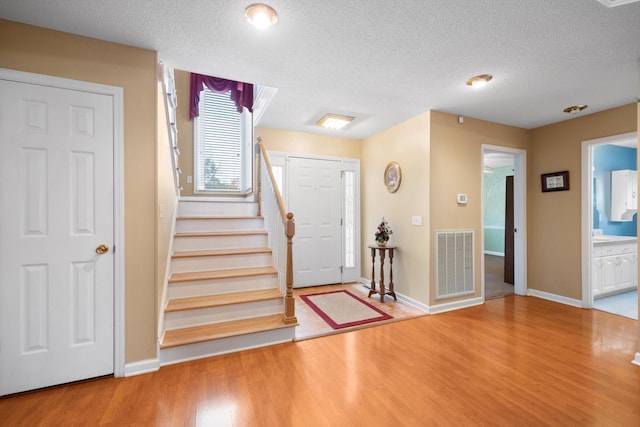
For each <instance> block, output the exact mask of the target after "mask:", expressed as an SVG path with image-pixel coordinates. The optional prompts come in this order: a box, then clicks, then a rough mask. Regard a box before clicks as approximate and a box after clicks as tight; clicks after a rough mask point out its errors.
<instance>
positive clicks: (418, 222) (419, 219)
mask: <svg viewBox="0 0 640 427" xmlns="http://www.w3.org/2000/svg"><path fill="white" fill-rule="evenodd" d="M411 225H422V217H421V216H419V215H416V216H412V217H411Z"/></svg>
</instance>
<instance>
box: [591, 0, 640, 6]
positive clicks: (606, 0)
mask: <svg viewBox="0 0 640 427" xmlns="http://www.w3.org/2000/svg"><path fill="white" fill-rule="evenodd" d="M596 1H597V2H598V3H602V4H603V5H605V6H607V7H615V6H622V5H623V4H629V3H636V2H638V1H640V0H596Z"/></svg>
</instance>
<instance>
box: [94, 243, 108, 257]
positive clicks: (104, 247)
mask: <svg viewBox="0 0 640 427" xmlns="http://www.w3.org/2000/svg"><path fill="white" fill-rule="evenodd" d="M107 252H109V246H107V245H105V244H102V245H100V246H98V247H97V248H96V253H97V254H98V255H102V254H106V253H107Z"/></svg>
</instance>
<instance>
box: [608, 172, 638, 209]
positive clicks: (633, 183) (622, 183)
mask: <svg viewBox="0 0 640 427" xmlns="http://www.w3.org/2000/svg"><path fill="white" fill-rule="evenodd" d="M637 211H638V172H637V171H633V170H628V169H624V170H618V171H611V221H632V220H633V215H634V214H635V213H636V212H637Z"/></svg>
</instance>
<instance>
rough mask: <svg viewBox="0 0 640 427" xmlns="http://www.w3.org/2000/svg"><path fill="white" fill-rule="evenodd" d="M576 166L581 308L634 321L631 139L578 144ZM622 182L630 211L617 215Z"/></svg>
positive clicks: (634, 159)
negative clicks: (579, 156)
mask: <svg viewBox="0 0 640 427" xmlns="http://www.w3.org/2000/svg"><path fill="white" fill-rule="evenodd" d="M582 164H583V168H582V171H583V173H582V237H583V238H582V266H583V267H582V305H583V307H585V308H595V309H598V310H601V311H606V312H609V313H613V314H617V315H620V316H624V317H629V318H632V319H636V320H637V319H638V294H637V286H638V275H637V272H638V264H637V262H638V258H637V253H638V244H637V213H636V210H637V188H636V187H637V177H636V174H637V133H636V132H631V133H627V134H622V135H614V136H611V137H606V138H598V139H594V140H589V141H583V143H582ZM631 175H633V176H632V177H631ZM623 176H625V177H627V178H632V179H629V180H627V181H628V184H629V185H630V186H633V189H631V192H630V193H629V194H632V195H633V197H634V198H635V200H636V202H635V204H636V206H635V207H632V206H631V205H628V206H626V205H625V206H626V207H625V208H624V209H623V210H622V211H619V210H618V209H617V208H616V206H617V205H618V202H617V201H616V198H617V195H618V194H620V192H622V190H624V189H625V185H624V183H623V182H622V181H620V182H619V179H621V178H622V177H623ZM625 202H626V200H625Z"/></svg>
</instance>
